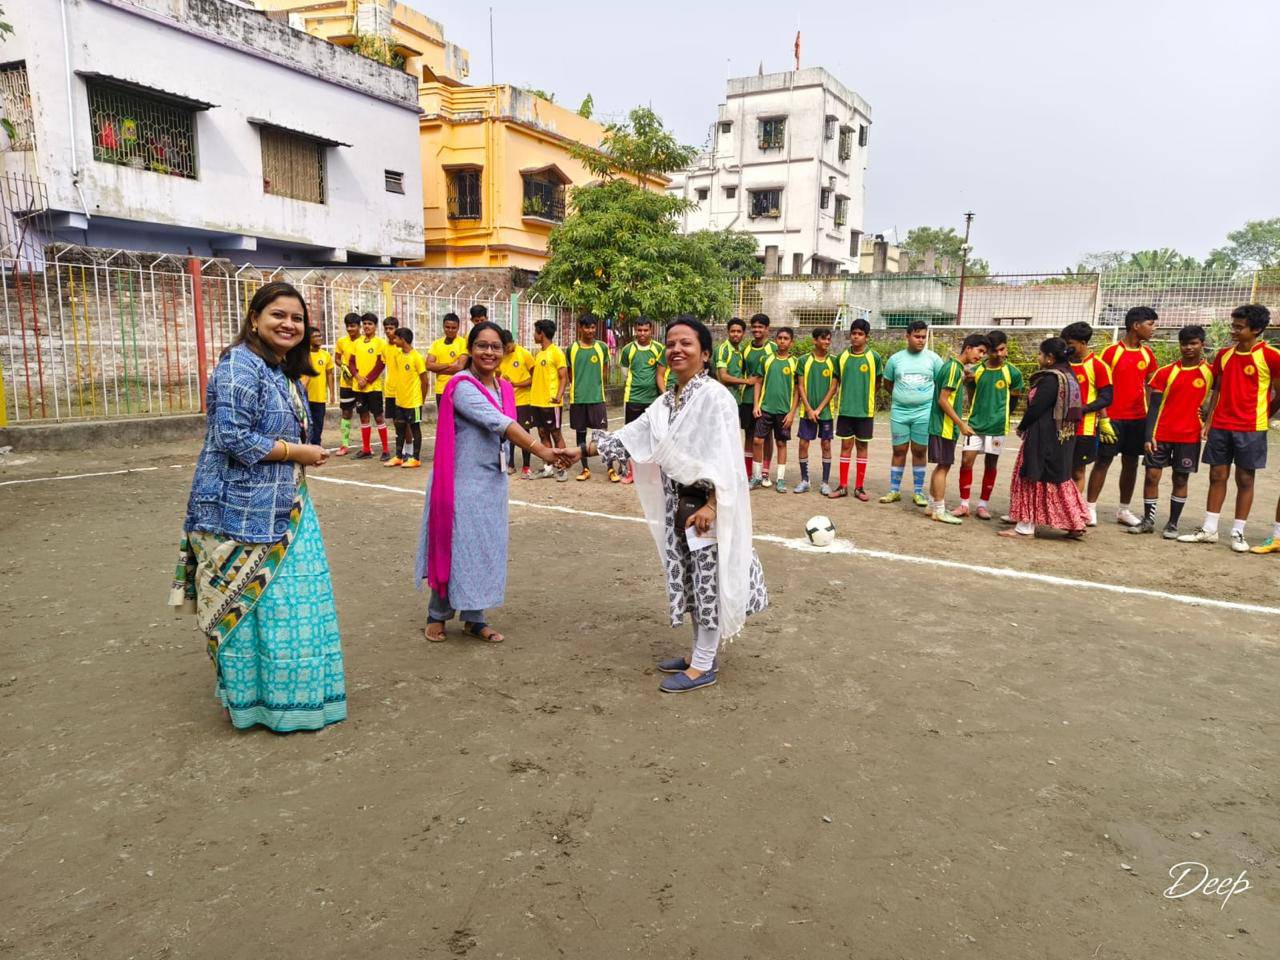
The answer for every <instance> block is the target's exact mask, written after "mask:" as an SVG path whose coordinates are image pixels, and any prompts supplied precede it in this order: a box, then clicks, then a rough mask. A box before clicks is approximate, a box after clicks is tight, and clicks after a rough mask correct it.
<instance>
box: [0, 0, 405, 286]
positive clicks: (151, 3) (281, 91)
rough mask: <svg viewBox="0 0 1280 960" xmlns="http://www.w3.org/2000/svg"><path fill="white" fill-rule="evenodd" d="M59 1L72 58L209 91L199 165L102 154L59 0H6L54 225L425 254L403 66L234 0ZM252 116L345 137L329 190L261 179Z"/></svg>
mask: <svg viewBox="0 0 1280 960" xmlns="http://www.w3.org/2000/svg"><path fill="white" fill-rule="evenodd" d="M67 9H68V15H69V31H68V32H69V35H70V55H71V66H72V70H73V71H88V72H96V73H100V74H104V75H107V76H111V77H115V78H119V79H121V80H128V81H132V82H134V83H138V84H142V85H145V86H150V87H154V88H158V89H160V90H165V91H169V92H171V93H175V94H180V95H183V96H186V97H190V98H193V99H198V100H204V101H207V102H211V103H214V104H216V105H217V106H216V107H214V108H212V109H209V110H204V111H201V112H198V113H197V114H196V142H197V156H198V179H194V180H191V179H184V178H180V177H175V176H168V175H165V174H162V173H156V172H152V171H149V170H141V169H134V168H131V167H126V166H120V165H117V164H114V163H106V162H99V161H95V160H94V159H93V143H94V133H93V130H92V126H91V120H90V117H89V116H88V100H87V90H86V85H85V82H84V80H83V79H82V78H81V77H80V76H76V75H73V76H72V78H71V104H70V107H71V116H70V118H69V116H68V102H67V73H66V69H65V65H64V59H63V58H64V50H63V31H62V25H61V20H60V17H59V4H58V3H56V2H52V0H48V2H45V0H41V2H38V3H24V4H21V5H18V6H15V7H14V8H13V9H12V10H11V11H10V14H11V17H12V19H13V22H14V27H15V33H14V36H13V37H10V38H9V39H8V40H7V41H6V43H5V44H4V53H5V57H6V58H8V59H22V60H25V61H26V65H27V70H28V74H29V77H30V82H31V88H32V97H33V101H34V104H33V105H34V110H35V116H36V125H37V131H36V137H37V145H38V149H37V169H38V173H39V176H40V177H41V178H42V180H43V181H44V183H45V185H46V187H47V190H48V199H49V206H50V209H51V210H52V211H54V212H55V214H56V213H58V212H61V213H62V214H63V215H62V216H61V217H55V219H54V221H53V222H54V223H55V224H61V226H59V227H57V228H56V232H55V236H56V238H57V239H61V240H66V241H69V242H76V243H82V242H90V243H93V244H94V245H102V246H124V247H127V248H131V249H159V250H163V251H168V252H176V253H186V252H187V251H188V248H190V250H191V251H192V252H194V253H197V254H203V255H210V254H211V253H213V252H214V251H218V250H223V249H227V250H236V251H238V252H237V253H236V256H237V258H238V259H251V260H252V259H254V258H255V256H258V257H261V258H262V259H264V260H267V261H272V262H277V263H278V262H280V261H281V260H282V259H283V256H282V253H289V254H290V259H291V260H293V261H294V262H300V263H307V262H325V261H327V260H329V259H330V258H331V257H332V258H333V259H336V260H338V261H339V262H341V260H342V257H343V256H344V253H343V252H342V251H349V253H350V255H351V257H352V259H353V260H358V258H359V257H361V256H365V257H393V258H404V259H407V258H411V257H415V256H420V255H421V249H422V210H421V205H420V202H419V197H420V196H421V183H420V166H419V160H418V123H417V117H418V110H417V99H416V84H415V82H414V80H413V78H412V77H410V76H408V75H407V74H405V73H403V72H401V71H397V70H392V69H391V68H389V67H384V66H381V65H380V64H377V63H374V62H373V61H371V60H368V59H366V58H364V57H361V56H358V55H357V54H354V53H352V52H350V51H347V50H344V49H342V48H340V47H336V46H333V45H332V44H328V43H325V42H324V41H322V40H319V39H316V38H314V37H310V36H308V35H307V34H304V33H301V32H299V31H297V30H294V29H292V28H290V27H289V26H288V25H286V24H283V23H277V22H275V21H272V20H269V19H268V18H267V17H266V16H265V15H263V14H262V13H259V12H257V11H254V10H247V9H245V8H243V7H241V6H239V5H236V4H233V3H230V2H228V0H139V2H137V3H132V2H129V0H67ZM249 117H257V118H262V119H265V120H268V121H273V122H275V123H278V124H280V125H282V126H286V127H288V128H290V129H293V130H297V131H301V132H304V133H309V134H313V135H315V136H318V137H323V138H327V139H332V140H335V141H341V142H345V143H350V144H351V145H352V146H350V147H345V146H339V147H332V148H329V149H327V151H326V154H327V159H326V180H327V185H326V186H327V198H326V202H325V203H323V204H320V203H307V202H304V201H299V200H292V199H289V198H285V197H279V196H273V195H269V194H266V193H265V192H264V191H263V183H262V156H261V146H260V141H259V132H258V129H259V128H258V127H256V126H254V125H251V124H250V123H248V118H249ZM69 128H70V129H69ZM73 147H74V151H75V154H76V162H75V164H74V165H73V163H72V151H73ZM75 166H78V167H79V170H80V175H79V177H78V180H77V178H76V176H75V169H74V168H75ZM386 169H392V170H398V171H401V172H403V174H404V190H405V192H404V193H403V194H396V193H389V192H387V191H386V189H385V184H384V176H383V171H384V170H386ZM77 186H78V187H79V190H77ZM82 197H83V200H82ZM86 214H87V218H88V223H87V226H88V230H87V235H86V231H85V229H84V226H85V224H84V217H85V215H86ZM255 248H258V249H256V250H255ZM331 250H333V251H339V252H338V253H337V254H330V252H329V251H331Z"/></svg>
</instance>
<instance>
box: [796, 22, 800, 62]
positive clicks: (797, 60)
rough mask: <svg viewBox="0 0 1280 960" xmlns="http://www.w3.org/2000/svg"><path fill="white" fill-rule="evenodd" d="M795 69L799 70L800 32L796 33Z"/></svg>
mask: <svg viewBox="0 0 1280 960" xmlns="http://www.w3.org/2000/svg"><path fill="white" fill-rule="evenodd" d="M796 69H797V70H799V69H800V31H799V30H797V31H796Z"/></svg>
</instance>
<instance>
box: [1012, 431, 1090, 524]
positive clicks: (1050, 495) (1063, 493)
mask: <svg viewBox="0 0 1280 960" xmlns="http://www.w3.org/2000/svg"><path fill="white" fill-rule="evenodd" d="M1009 516H1010V517H1011V518H1012V519H1013V520H1014V521H1016V522H1018V523H1034V524H1038V525H1040V526H1045V527H1056V528H1057V529H1059V530H1083V529H1084V528H1085V525H1086V524H1087V523H1088V522H1089V510H1088V507H1086V506H1085V502H1084V497H1083V496H1081V495H1080V491H1079V490H1077V489H1076V485H1075V484H1074V483H1072V482H1071V481H1070V480H1068V481H1067V482H1066V483H1044V482H1034V481H1031V480H1024V479H1023V477H1022V448H1021V447H1020V448H1019V449H1018V460H1017V462H1016V463H1015V464H1014V466H1013V481H1012V483H1011V484H1010V486H1009Z"/></svg>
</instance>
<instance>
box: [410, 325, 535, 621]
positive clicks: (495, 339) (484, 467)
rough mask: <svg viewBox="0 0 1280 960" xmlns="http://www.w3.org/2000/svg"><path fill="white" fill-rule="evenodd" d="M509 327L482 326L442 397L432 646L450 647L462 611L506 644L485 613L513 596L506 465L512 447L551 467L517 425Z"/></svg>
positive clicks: (433, 527)
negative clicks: (447, 633) (505, 364)
mask: <svg viewBox="0 0 1280 960" xmlns="http://www.w3.org/2000/svg"><path fill="white" fill-rule="evenodd" d="M501 334H502V328H501V327H499V326H498V325H497V324H495V323H491V322H489V321H487V320H486V321H483V322H481V323H478V324H476V325H475V326H474V327H472V328H471V332H470V333H469V334H468V335H467V353H468V354H469V359H468V360H467V366H466V368H465V369H464V370H463V372H462V373H460V374H455V375H454V376H453V377H451V378H450V379H449V385H448V386H447V387H445V389H444V393H443V394H441V396H440V405H439V409H438V412H437V416H438V419H437V421H436V444H435V461H434V466H433V468H432V472H431V477H430V478H429V479H428V481H427V498H426V505H425V506H424V507H423V510H422V533H421V536H420V537H419V541H418V557H417V564H416V574H417V576H416V578H415V579H416V582H417V583H418V584H421V583H422V582H423V581H424V580H425V581H426V582H427V584H428V586H429V587H430V588H431V598H430V600H429V602H428V604H427V628H426V636H427V639H428V640H435V641H439V640H443V639H444V625H445V623H446V622H447V621H449V620H451V619H453V616H454V613H455V612H457V613H458V614H459V615H460V616H461V618H462V625H463V629H464V630H466V632H467V633H469V634H471V635H472V636H475V637H479V638H480V639H482V640H488V641H489V642H491V643H500V642H501V641H502V640H503V636H502V634H501V633H499V632H498V631H497V630H494V629H493V628H492V627H491V626H489V625H488V624H487V623H486V622H485V610H487V609H490V608H492V607H500V606H502V601H503V597H504V595H505V594H506V589H507V469H506V467H507V465H506V463H505V462H504V460H505V458H506V455H507V447H506V445H505V444H504V443H503V441H504V440H510V441H511V442H512V443H514V444H515V445H516V446H517V447H519V448H520V449H522V450H528V451H529V452H530V453H532V454H534V455H535V456H537V457H539V458H541V459H542V460H545V461H546V462H548V463H550V462H551V461H552V460H553V459H555V458H554V456H553V454H552V451H551V448H550V447H547V446H544V445H543V444H542V443H539V442H538V440H537V439H536V438H535V437H533V436H531V435H530V434H529V433H527V432H526V431H525V430H524V429H523V428H521V426H520V424H518V423H517V422H516V420H515V416H516V407H515V394H514V391H513V389H512V386H511V384H510V383H509V382H507V381H506V380H503V379H502V378H501V377H499V376H498V366H499V364H500V363H501V362H502V355H503V346H502V336H501Z"/></svg>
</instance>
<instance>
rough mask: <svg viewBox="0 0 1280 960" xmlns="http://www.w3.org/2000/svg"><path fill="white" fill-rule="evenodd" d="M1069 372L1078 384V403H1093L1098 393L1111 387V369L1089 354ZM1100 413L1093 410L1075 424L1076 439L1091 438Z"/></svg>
mask: <svg viewBox="0 0 1280 960" xmlns="http://www.w3.org/2000/svg"><path fill="white" fill-rule="evenodd" d="M1071 372H1072V373H1074V374H1075V375H1076V383H1078V384H1080V402H1081V403H1083V404H1085V405H1086V406H1087V405H1088V404H1091V403H1093V401H1095V400H1097V399H1098V391H1099V390H1101V389H1102V388H1103V387H1109V386H1111V369H1110V368H1109V367H1108V366H1107V365H1106V364H1105V363H1103V362H1102V361H1101V360H1099V359H1098V358H1097V357H1096V356H1094V355H1093V354H1092V353H1090V354H1089V355H1088V356H1087V357H1085V358H1084V359H1083V360H1081V361H1080V362H1079V363H1073V364H1072V365H1071ZM1101 413H1102V411H1100V410H1095V411H1093V412H1092V413H1086V414H1085V415H1084V416H1083V417H1081V418H1080V422H1079V423H1077V424H1076V436H1077V437H1092V436H1094V435H1095V434H1096V433H1097V432H1098V417H1099V415H1100V414H1101Z"/></svg>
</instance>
